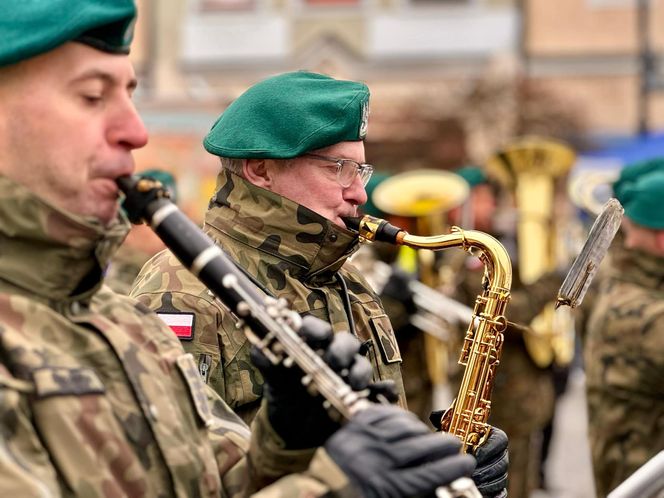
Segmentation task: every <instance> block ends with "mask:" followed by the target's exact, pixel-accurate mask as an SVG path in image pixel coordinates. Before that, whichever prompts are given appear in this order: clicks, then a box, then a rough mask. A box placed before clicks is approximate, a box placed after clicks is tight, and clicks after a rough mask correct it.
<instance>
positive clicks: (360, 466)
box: [325, 405, 475, 498]
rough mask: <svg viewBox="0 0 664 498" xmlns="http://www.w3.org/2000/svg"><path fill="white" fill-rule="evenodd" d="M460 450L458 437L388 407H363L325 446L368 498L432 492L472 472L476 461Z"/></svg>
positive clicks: (390, 497) (398, 409) (417, 494)
mask: <svg viewBox="0 0 664 498" xmlns="http://www.w3.org/2000/svg"><path fill="white" fill-rule="evenodd" d="M460 448H461V442H460V441H459V440H458V438H456V437H454V436H451V435H449V434H440V433H438V434H436V433H432V432H431V431H430V430H429V429H428V428H427V426H426V425H424V424H423V423H422V422H420V421H419V420H418V419H417V417H415V415H413V414H412V413H410V412H407V411H405V410H402V409H400V408H397V407H394V406H386V405H374V406H371V407H369V408H367V409H366V410H363V411H362V412H360V413H359V414H357V415H356V416H355V417H353V419H352V420H351V421H350V422H348V423H347V424H346V425H345V426H344V427H342V428H341V429H339V430H338V431H337V432H336V433H335V434H334V435H332V437H330V439H329V440H328V441H327V443H326V444H325V449H326V451H327V453H328V454H329V455H330V458H332V460H334V461H335V462H336V464H337V465H338V466H339V467H340V468H341V469H342V470H343V471H344V473H346V475H347V476H348V477H349V479H350V480H351V481H352V483H353V484H354V485H355V486H356V487H357V488H358V489H359V490H360V491H361V493H362V496H365V497H369V498H382V497H386V498H397V497H412V496H426V495H432V494H433V493H434V491H435V489H436V488H438V487H440V486H444V485H446V484H449V483H451V482H452V481H454V480H456V479H458V478H459V477H463V476H469V475H470V474H471V472H472V471H473V468H474V467H475V459H474V458H473V457H471V456H470V455H464V454H462V453H459V450H460Z"/></svg>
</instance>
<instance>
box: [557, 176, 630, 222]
mask: <svg viewBox="0 0 664 498" xmlns="http://www.w3.org/2000/svg"><path fill="white" fill-rule="evenodd" d="M619 175H620V171H619V170H618V169H609V170H606V169H597V168H594V169H586V170H582V171H579V172H576V173H574V174H572V175H571V177H570V179H569V182H568V183H567V193H568V194H569V198H570V200H571V201H572V202H573V203H574V204H575V205H576V206H578V207H580V208H582V209H583V210H585V211H587V212H589V213H590V214H593V215H595V216H597V215H598V214H599V213H600V212H601V211H602V208H603V207H604V204H605V203H606V202H607V201H608V200H609V199H610V198H611V196H612V195H613V190H612V188H611V185H612V184H613V182H614V181H616V180H617V179H618V176H619Z"/></svg>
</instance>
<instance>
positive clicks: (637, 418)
mask: <svg viewBox="0 0 664 498" xmlns="http://www.w3.org/2000/svg"><path fill="white" fill-rule="evenodd" d="M608 263H610V266H609V268H607V271H606V272H605V274H604V277H603V280H602V282H601V284H600V286H599V289H598V292H597V295H596V297H595V307H594V309H593V311H592V313H591V315H590V318H589V321H588V331H587V337H586V344H585V351H584V355H585V364H586V380H587V389H588V407H589V432H590V443H591V452H592V457H593V467H594V469H593V470H594V473H595V483H596V489H597V492H598V495H599V496H606V494H607V493H608V492H609V491H610V490H612V489H613V488H615V487H616V486H617V485H618V484H620V483H621V482H622V481H624V480H625V479H626V478H627V477H628V476H629V475H631V474H632V473H633V472H634V471H635V470H636V469H637V468H638V467H640V466H641V465H643V464H644V463H645V462H646V461H647V460H649V459H650V458H651V457H652V456H654V455H655V454H656V453H658V452H659V451H661V450H662V449H664V258H662V257H656V256H652V255H649V254H646V253H643V252H639V251H635V250H628V249H623V250H619V251H617V252H616V251H614V252H612V253H611V259H610V260H609V261H608Z"/></svg>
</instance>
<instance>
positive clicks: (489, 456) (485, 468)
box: [429, 410, 509, 498]
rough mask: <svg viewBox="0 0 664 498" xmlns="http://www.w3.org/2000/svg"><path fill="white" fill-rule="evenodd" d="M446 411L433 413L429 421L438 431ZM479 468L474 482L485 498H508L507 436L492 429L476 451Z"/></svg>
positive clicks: (498, 430) (474, 476)
mask: <svg viewBox="0 0 664 498" xmlns="http://www.w3.org/2000/svg"><path fill="white" fill-rule="evenodd" d="M444 413H445V411H444V410H437V411H433V412H431V415H429V420H430V421H431V424H432V425H433V426H434V427H435V428H436V430H437V431H440V430H442V429H441V427H440V423H441V420H442V417H443V414H444ZM475 458H476V460H477V468H476V469H475V472H473V475H472V477H473V481H475V485H476V486H477V489H479V491H480V493H482V496H484V497H485V498H503V497H505V496H507V467H508V465H509V457H508V453H507V434H505V433H504V432H503V431H501V430H500V429H498V428H497V427H492V428H491V432H489V437H488V438H487V440H486V441H485V442H484V444H483V445H482V446H480V447H479V448H477V451H475Z"/></svg>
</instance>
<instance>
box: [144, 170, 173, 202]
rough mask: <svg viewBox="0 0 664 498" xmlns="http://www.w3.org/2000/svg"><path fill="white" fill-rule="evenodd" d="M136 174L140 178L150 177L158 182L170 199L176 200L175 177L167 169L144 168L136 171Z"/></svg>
mask: <svg viewBox="0 0 664 498" xmlns="http://www.w3.org/2000/svg"><path fill="white" fill-rule="evenodd" d="M138 176H139V177H141V178H145V177H148V178H152V179H153V180H157V181H158V182H160V183H161V184H162V185H163V186H164V188H165V189H166V190H167V191H168V193H169V194H171V200H172V201H173V202H177V197H178V190H177V185H176V184H175V177H174V176H173V175H171V174H170V173H169V172H168V171H164V170H163V169H146V170H145V171H141V172H140V173H138Z"/></svg>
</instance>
